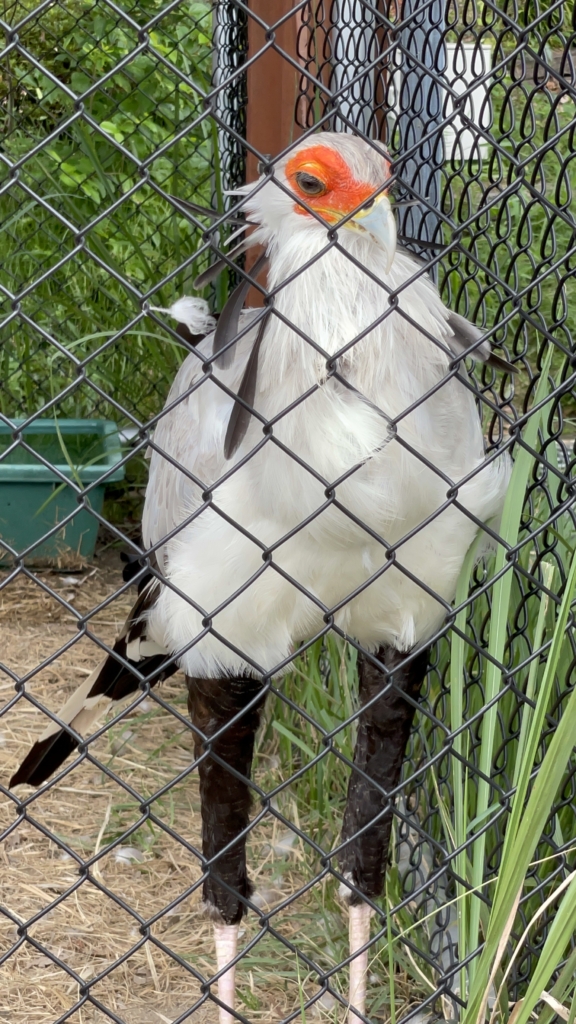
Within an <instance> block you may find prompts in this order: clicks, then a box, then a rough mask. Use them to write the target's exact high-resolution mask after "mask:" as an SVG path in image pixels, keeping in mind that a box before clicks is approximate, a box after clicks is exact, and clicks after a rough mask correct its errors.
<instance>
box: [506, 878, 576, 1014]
mask: <svg viewBox="0 0 576 1024" xmlns="http://www.w3.org/2000/svg"><path fill="white" fill-rule="evenodd" d="M573 876H574V877H573V878H572V882H571V884H570V886H569V888H568V889H567V891H566V893H565V894H564V896H563V898H562V902H561V903H560V906H559V907H558V909H557V911H556V914H555V916H554V919H553V921H552V924H551V926H550V931H549V932H548V935H547V938H546V942H545V943H544V948H543V949H542V950H541V951H540V953H539V955H538V959H537V961H536V967H535V970H534V973H533V975H532V978H531V979H530V984H529V985H528V990H527V992H526V995H525V996H524V998H523V1000H522V1007H521V1009H520V1012H519V1013H518V1016H517V1017H516V1024H527V1022H528V1019H529V1017H530V1015H531V1013H532V1010H533V1009H534V1007H535V1006H536V1004H537V1003H539V1002H540V999H541V994H542V992H543V991H544V990H545V989H546V986H547V985H548V981H549V980H550V978H551V977H552V974H553V972H554V971H555V970H556V968H557V966H558V964H559V962H560V961H561V960H562V957H563V955H564V951H565V949H566V947H567V945H568V943H569V942H570V941H571V940H572V939H573V937H574V921H575V920H576V872H573Z"/></svg>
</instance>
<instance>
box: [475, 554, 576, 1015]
mask: <svg viewBox="0 0 576 1024" xmlns="http://www.w3.org/2000/svg"><path fill="white" fill-rule="evenodd" d="M575 590H576V556H574V557H573V559H572V564H571V567H570V573H569V576H568V580H567V582H566V588H565V591H564V596H563V599H562V604H561V607H560V611H559V613H558V618H557V621H556V626H555V629H554V635H553V638H552V644H551V648H550V652H549V656H548V660H547V662H546V667H545V670H544V677H543V679H542V684H541V687H540V693H539V695H538V702H537V706H536V709H535V711H534V715H533V719H532V723H531V728H530V736H529V740H528V744H527V749H526V756H525V760H526V763H527V767H526V768H523V769H522V770H521V773H520V777H519V786H518V789H517V792H516V794H515V796H514V800H513V805H512V816H511V818H510V822H509V824H508V827H507V835H506V840H505V845H504V851H503V855H502V862H501V867H500V872H499V875H498V880H497V883H496V891H495V893H494V901H493V905H492V911H491V914H490V919H489V924H488V931H487V935H486V942H485V945H484V949H483V951H482V955H481V957H480V961H479V964H478V967H477V970H476V973H475V976H474V980H473V982H472V984H471V992H470V1000H469V1003H468V1007H467V1010H466V1012H465V1014H464V1017H463V1024H480V1022H481V1021H482V1020H483V1017H484V1009H485V1006H486V997H487V986H488V982H489V978H490V971H491V965H492V964H493V961H494V959H495V956H496V952H497V949H498V945H499V943H500V940H501V937H502V935H503V934H504V932H505V930H506V927H507V924H508V922H509V918H510V915H511V913H512V910H513V907H514V904H515V902H516V900H517V898H518V896H519V894H520V892H521V889H522V884H523V881H524V877H525V875H526V871H527V870H528V867H529V865H530V861H531V858H532V856H533V853H534V850H535V848H536V845H537V843H538V840H539V838H540V836H541V834H542V830H543V828H544V826H545V824H546V821H547V819H548V817H549V814H550V809H551V807H552V806H553V802H554V798H555V796H556V793H557V791H558V788H559V786H560V783H561V782H562V778H563V775H564V772H565V770H566V766H567V764H568V762H569V760H570V758H571V756H572V752H573V749H574V736H575V735H576V690H573V691H572V694H571V696H570V698H569V700H568V703H567V705H566V707H565V709H564V713H563V715H562V718H561V719H560V722H559V724H558V727H557V729H556V731H555V733H554V735H553V737H552V740H551V742H550V746H549V747H548V750H547V752H546V754H545V756H544V759H543V761H542V764H541V766H540V770H539V772H538V775H537V777H536V779H535V781H534V785H533V788H532V792H531V794H530V798H529V800H528V803H527V805H526V807H524V799H523V798H524V795H525V792H526V785H527V783H526V777H527V778H528V781H529V778H530V772H531V767H532V764H533V761H532V762H529V756H530V755H531V754H535V753H536V751H537V748H538V739H539V736H540V735H541V728H542V722H543V720H544V719H543V716H544V714H545V711H546V706H547V700H548V696H549V694H550V692H551V685H552V684H551V681H552V680H553V679H554V675H555V673H556V670H557V666H558V662H559V660H560V654H561V649H562V646H563V643H564V640H565V631H566V624H567V621H568V615H569V612H570V606H571V603H572V600H573V597H574V592H575Z"/></svg>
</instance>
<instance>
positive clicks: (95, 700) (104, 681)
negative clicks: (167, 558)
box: [10, 575, 178, 787]
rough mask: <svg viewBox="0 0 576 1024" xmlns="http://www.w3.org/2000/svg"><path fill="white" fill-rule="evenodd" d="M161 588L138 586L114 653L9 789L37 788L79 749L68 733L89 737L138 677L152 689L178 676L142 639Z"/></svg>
mask: <svg viewBox="0 0 576 1024" xmlns="http://www.w3.org/2000/svg"><path fill="white" fill-rule="evenodd" d="M160 586H161V584H160V583H159V582H158V580H157V579H156V578H155V577H153V576H151V575H150V576H149V577H148V579H147V580H146V581H145V582H144V584H143V585H142V586H141V590H140V594H139V595H138V599H137V601H136V603H135V605H134V606H133V608H132V610H131V612H130V614H129V616H128V618H127V620H126V623H125V625H124V628H123V629H122V632H121V634H120V636H119V637H118V639H117V640H116V643H115V644H114V646H113V648H112V651H113V654H109V655H107V656H106V657H105V658H104V659H103V660H102V661H101V662H100V664H99V665H98V667H97V668H96V669H95V670H94V672H92V674H91V675H90V676H89V677H88V679H86V680H85V682H83V683H81V685H80V686H79V687H78V688H77V689H76V690H75V691H74V693H73V694H72V696H71V697H70V698H69V699H68V700H67V701H66V703H65V704H64V706H63V707H62V708H61V709H60V711H59V712H58V715H57V718H58V721H50V724H49V725H48V726H47V728H46V730H45V731H44V733H43V734H42V736H41V737H40V739H38V740H37V741H36V743H35V744H34V746H33V747H32V749H31V750H30V751H29V753H28V754H27V756H26V757H25V759H24V761H23V762H22V764H21V765H20V767H19V769H18V771H17V772H16V773H15V774H14V775H13V776H12V778H11V780H10V786H11V787H12V786H17V785H19V784H20V783H22V782H27V783H29V784H30V785H32V786H40V785H41V784H42V783H43V782H45V781H46V779H47V778H48V777H49V776H50V775H52V774H53V773H54V772H55V771H56V770H57V769H58V768H59V767H60V765H61V764H62V763H63V762H64V761H65V760H66V758H67V757H68V755H69V754H71V753H72V751H73V750H75V749H76V747H77V746H78V743H77V740H76V738H75V736H74V735H73V733H72V732H71V730H74V733H77V734H79V735H80V736H88V735H90V733H91V732H93V731H94V726H95V725H96V723H97V722H98V719H99V718H101V716H102V715H103V714H104V713H105V712H106V711H108V710H109V709H110V708H111V707H114V706H115V705H117V704H119V703H120V702H121V701H123V700H125V699H126V697H129V696H130V695H131V694H133V693H136V692H137V690H138V689H139V686H140V680H141V679H142V677H144V678H145V679H146V678H148V677H150V676H153V678H152V679H150V685H151V686H155V685H156V684H157V683H159V682H163V681H164V680H165V679H168V678H169V676H171V675H173V674H174V672H176V670H177V668H178V665H177V664H176V662H175V661H170V660H169V654H168V652H167V651H165V650H164V649H163V648H162V647H160V646H159V645H158V644H157V643H155V642H154V641H153V640H149V639H148V637H147V636H146V611H147V610H148V609H149V608H150V607H151V606H152V605H153V604H154V602H155V601H156V598H157V596H158V593H159V590H160ZM114 655H117V657H115V656H114ZM120 659H121V660H120ZM158 669H161V671H160V672H158ZM60 723H62V724H60ZM66 726H68V727H69V728H65V727H66Z"/></svg>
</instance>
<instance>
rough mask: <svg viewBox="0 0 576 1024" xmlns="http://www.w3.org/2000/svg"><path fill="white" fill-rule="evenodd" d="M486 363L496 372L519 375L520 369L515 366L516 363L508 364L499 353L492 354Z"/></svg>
mask: <svg viewBox="0 0 576 1024" xmlns="http://www.w3.org/2000/svg"><path fill="white" fill-rule="evenodd" d="M486 362H487V364H488V366H492V367H493V368H494V369H495V370H501V371H502V372H503V373H519V368H518V367H517V366H514V363H510V362H508V360H507V359H504V357H503V356H499V355H498V353H497V352H491V353H490V356H489V357H488V359H487V360H486Z"/></svg>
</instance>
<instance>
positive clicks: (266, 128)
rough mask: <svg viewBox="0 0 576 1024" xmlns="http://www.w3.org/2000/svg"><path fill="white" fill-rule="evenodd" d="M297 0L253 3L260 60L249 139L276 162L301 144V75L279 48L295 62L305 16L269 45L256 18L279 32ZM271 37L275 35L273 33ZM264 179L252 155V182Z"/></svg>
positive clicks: (251, 76)
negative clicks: (297, 116) (298, 120)
mask: <svg viewBox="0 0 576 1024" xmlns="http://www.w3.org/2000/svg"><path fill="white" fill-rule="evenodd" d="M292 6H293V5H292V2H291V0H251V3H250V17H249V21H248V54H249V57H250V58H252V57H254V56H255V55H256V54H258V53H259V54H260V56H258V58H257V59H256V60H255V61H254V63H253V64H252V65H250V67H249V68H248V110H247V120H246V136H247V140H248V142H249V143H250V145H251V146H254V148H255V149H256V150H258V152H259V153H260V154H262V155H263V156H265V155H269V156H276V155H277V153H280V152H281V151H282V150H283V149H284V148H285V147H286V146H287V145H289V143H290V142H292V141H293V140H294V139H296V138H298V135H299V134H300V129H299V128H297V126H296V121H295V116H294V114H295V107H296V100H297V97H298V90H299V80H300V75H299V73H298V71H297V69H296V68H295V67H294V65H293V64H291V63H290V62H289V61H288V60H286V59H285V57H284V56H283V55H282V54H281V53H279V52H278V50H277V49H275V48H274V47H275V46H277V47H278V48H279V49H281V50H283V51H284V52H285V53H287V54H289V55H290V57H291V58H292V59H293V60H294V61H295V60H297V56H296V42H297V35H298V30H299V28H300V25H301V17H300V12H299V11H295V12H294V13H293V14H292V16H291V17H289V18H287V19H286V21H284V22H283V23H282V25H280V26H279V27H278V28H276V29H273V36H274V40H273V43H272V44H271V42H270V40H267V39H266V35H267V31H266V29H265V28H263V27H262V26H261V25H260V24H259V23H258V22H257V21H256V20H255V18H261V19H262V21H264V22H265V23H266V24H267V25H269V26H273V25H274V24H275V23H276V22H277V21H278V20H279V19H280V18H282V17H284V16H285V15H288V14H290V11H291V10H292ZM268 34H269V33H268ZM257 176H258V157H255V156H253V154H252V153H250V152H249V153H248V161H247V180H248V181H254V179H255V178H256V177H257Z"/></svg>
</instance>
